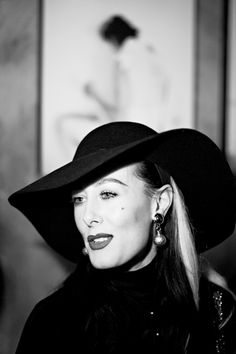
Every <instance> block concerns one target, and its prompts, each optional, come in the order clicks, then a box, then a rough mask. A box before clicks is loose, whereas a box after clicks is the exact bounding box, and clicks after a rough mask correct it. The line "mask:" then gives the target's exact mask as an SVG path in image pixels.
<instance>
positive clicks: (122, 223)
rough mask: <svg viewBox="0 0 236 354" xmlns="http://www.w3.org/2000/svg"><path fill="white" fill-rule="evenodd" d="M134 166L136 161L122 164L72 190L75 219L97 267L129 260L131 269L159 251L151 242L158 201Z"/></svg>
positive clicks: (150, 258) (115, 265)
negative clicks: (78, 190) (123, 165)
mask: <svg viewBox="0 0 236 354" xmlns="http://www.w3.org/2000/svg"><path fill="white" fill-rule="evenodd" d="M135 169H136V165H130V166H127V167H124V168H121V169H119V170H117V171H115V172H113V173H111V174H109V175H107V176H105V177H103V178H102V179H101V180H99V181H97V182H96V183H94V184H92V185H90V186H89V187H87V188H86V189H85V190H83V191H80V192H76V193H74V194H73V201H74V217H75V222H76V225H77V227H78V230H79V231H80V233H81V235H82V237H83V240H84V244H85V247H86V248H87V250H88V255H89V258H90V261H91V263H92V264H93V266H94V267H96V268H99V269H107V268H113V267H118V266H121V265H124V264H126V263H127V262H130V267H129V268H128V269H129V270H135V269H138V268H141V267H143V266H144V265H146V264H148V263H150V262H151V260H152V259H153V258H154V256H155V254H156V247H155V246H154V245H153V242H149V241H150V237H152V236H151V233H150V226H151V222H152V217H153V215H154V214H155V210H156V201H155V198H154V197H151V196H148V195H147V194H146V193H145V184H144V182H143V181H142V180H140V179H138V178H137V177H136V175H135V173H134V172H135ZM128 264H129V263H128Z"/></svg>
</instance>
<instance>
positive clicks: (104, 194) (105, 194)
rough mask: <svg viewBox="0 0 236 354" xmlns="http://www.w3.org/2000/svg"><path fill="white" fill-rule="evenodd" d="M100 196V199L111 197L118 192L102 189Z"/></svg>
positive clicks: (115, 195)
mask: <svg viewBox="0 0 236 354" xmlns="http://www.w3.org/2000/svg"><path fill="white" fill-rule="evenodd" d="M100 196H101V198H102V199H111V198H115V197H117V196H118V194H117V193H115V192H112V191H102V192H101V193H100Z"/></svg>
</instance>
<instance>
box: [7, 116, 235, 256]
mask: <svg viewBox="0 0 236 354" xmlns="http://www.w3.org/2000/svg"><path fill="white" fill-rule="evenodd" d="M142 160H149V161H152V162H155V163H157V165H159V166H160V167H161V168H162V169H164V170H166V171H167V172H168V173H169V174H170V175H171V176H172V177H173V178H174V180H175V182H176V183H177V185H178V187H179V188H180V190H181V191H182V193H183V196H184V199H185V203H186V205H187V208H188V210H189V213H190V217H191V220H192V223H193V226H194V228H195V242H196V246H197V249H198V251H199V252H202V251H204V250H207V249H209V248H211V247H213V246H215V245H217V244H219V243H220V242H222V241H223V240H225V239H226V238H227V237H229V236H230V235H231V234H232V233H233V230H234V226H235V210H236V201H235V185H234V177H233V174H232V171H231V169H230V167H229V165H228V163H227V161H226V159H225V158H224V156H223V154H222V152H221V151H220V149H219V148H218V147H217V145H216V144H215V143H214V142H213V141H212V140H211V139H209V138H208V137H207V136H206V135H204V134H202V133H200V132H199V131H197V130H194V129H174V130H169V131H165V132H162V133H157V132H156V131H154V130H153V129H151V128H149V127H147V126H146V125H143V124H140V123H134V122H122V121H119V122H112V123H108V124H105V125H102V126H100V127H98V128H96V129H95V130H93V131H92V132H90V133H89V134H88V135H87V136H86V137H85V138H84V139H83V140H82V141H81V143H80V144H79V146H78V148H77V150H76V153H75V156H74V158H73V160H72V161H71V162H70V163H68V164H66V165H64V166H62V167H61V168H59V169H57V170H55V171H53V172H52V173H50V174H48V175H46V176H44V177H42V178H40V179H39V180H37V181H36V182H34V183H32V184H30V185H28V186H26V187H25V188H23V189H21V190H19V191H17V192H15V193H14V194H12V195H11V196H10V197H9V202H10V203H11V205H13V206H14V207H16V208H17V209H19V210H20V211H21V212H22V213H23V214H24V215H25V216H26V217H27V218H28V219H29V220H30V221H31V222H32V224H33V225H34V226H35V228H36V229H37V230H38V232H39V233H40V234H41V236H42V237H43V238H44V239H45V240H46V242H47V243H48V244H49V245H50V246H51V247H52V248H53V249H54V250H56V251H57V252H58V253H60V254H61V255H63V256H64V257H65V258H67V259H69V260H70V261H73V262H77V261H78V259H79V257H80V255H81V249H82V247H83V241H82V236H81V235H80V234H79V231H78V229H77V228H76V225H75V221H74V217H73V205H72V203H71V192H72V191H73V190H74V189H82V188H85V187H86V186H88V185H89V184H90V183H92V182H93V181H95V180H97V179H99V178H100V177H101V176H103V175H106V174H108V173H111V172H112V171H114V170H116V169H118V168H120V167H122V166H125V165H127V164H130V163H134V162H138V161H142Z"/></svg>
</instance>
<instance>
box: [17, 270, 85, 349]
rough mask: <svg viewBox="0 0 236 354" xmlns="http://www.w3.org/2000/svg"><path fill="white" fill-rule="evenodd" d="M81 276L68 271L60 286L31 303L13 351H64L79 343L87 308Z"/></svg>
mask: <svg viewBox="0 0 236 354" xmlns="http://www.w3.org/2000/svg"><path fill="white" fill-rule="evenodd" d="M81 278H82V276H81V277H80V278H79V279H78V275H77V274H72V275H71V276H70V277H69V278H68V280H66V282H65V284H63V286H62V287H61V288H59V289H58V290H56V291H55V292H54V293H52V294H51V295H49V296H48V297H46V298H45V299H43V300H41V301H39V302H38V303H37V304H36V305H35V307H34V308H33V310H32V311H31V313H30V315H29V317H28V319H27V321H26V323H25V326H24V328H23V332H22V335H21V337H20V341H19V345H18V348H17V351H16V354H31V353H34V354H39V353H40V354H41V353H49V352H52V353H55V352H57V353H66V352H67V349H68V348H69V346H71V348H72V345H74V346H75V347H76V346H77V345H78V344H81V341H82V338H83V334H82V333H83V330H84V321H85V318H86V310H87V308H88V305H87V304H85V302H86V301H87V299H86V297H85V296H83V288H84V287H83V284H81V283H80V282H81ZM68 343H69V344H68ZM50 350H51V351H50Z"/></svg>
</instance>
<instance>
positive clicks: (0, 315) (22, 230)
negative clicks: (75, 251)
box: [0, 0, 65, 354]
mask: <svg viewBox="0 0 236 354" xmlns="http://www.w3.org/2000/svg"><path fill="white" fill-rule="evenodd" d="M37 65H38V1H37V0H20V1H19V0H7V1H3V0H1V1H0V236H1V237H0V262H1V267H2V271H3V295H2V303H1V309H0V311H1V312H0V353H1V354H10V353H13V352H14V350H15V346H16V342H17V340H18V337H19V333H20V332H21V330H22V326H23V323H24V321H25V318H26V316H27V315H28V313H29V311H30V310H31V309H32V306H33V305H34V304H35V302H36V301H38V300H39V299H40V298H42V297H44V296H45V295H46V294H47V293H48V292H49V291H51V290H52V289H53V288H54V287H55V286H56V285H57V284H58V283H59V282H60V281H61V280H62V279H63V277H64V275H65V270H64V266H63V265H61V260H59V259H58V258H57V257H56V256H54V255H53V254H52V253H51V251H49V250H48V249H47V246H45V245H44V243H43V241H42V240H41V238H40V237H39V236H38V234H36V232H35V231H34V229H33V227H32V226H31V225H29V223H28V222H27V221H26V220H25V219H24V217H23V216H22V215H20V213H19V212H18V211H16V210H15V209H13V208H12V207H11V206H10V205H9V204H8V202H7V197H8V196H9V194H10V193H12V192H13V191H15V190H16V189H17V188H20V187H22V186H23V185H25V184H28V183H30V182H31V181H33V180H34V179H36V178H37V177H38V176H37V172H36V170H37V134H38V132H37V119H38V116H37V105H38V101H37V97H38V93H37V80H38V77H37V73H38V67H37Z"/></svg>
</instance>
